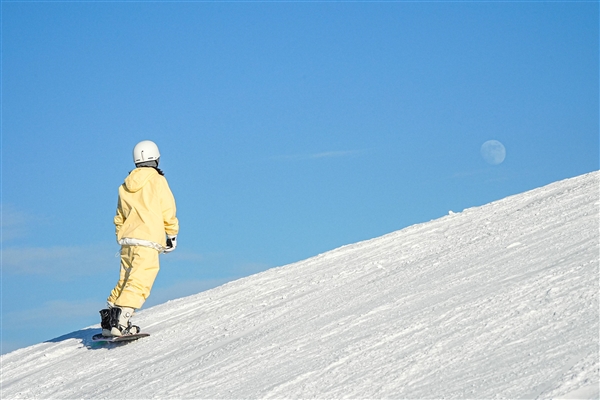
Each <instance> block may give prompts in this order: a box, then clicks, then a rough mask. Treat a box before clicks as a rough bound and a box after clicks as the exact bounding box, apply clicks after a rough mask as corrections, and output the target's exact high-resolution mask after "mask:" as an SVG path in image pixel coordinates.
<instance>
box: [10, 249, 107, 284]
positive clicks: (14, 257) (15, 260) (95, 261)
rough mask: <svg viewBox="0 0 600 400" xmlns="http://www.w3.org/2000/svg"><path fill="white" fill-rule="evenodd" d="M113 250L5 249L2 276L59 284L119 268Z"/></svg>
mask: <svg viewBox="0 0 600 400" xmlns="http://www.w3.org/2000/svg"><path fill="white" fill-rule="evenodd" d="M117 250H118V248H117V247H116V246H109V245H89V246H55V247H6V246H4V248H3V249H2V272H3V273H5V274H29V275H48V276H52V277H53V278H57V279H61V280H64V279H66V280H70V279H71V278H73V277H76V276H82V275H91V274H94V273H97V272H98V270H103V269H107V268H113V269H114V268H118V265H119V260H118V259H116V258H115V252H116V251H117Z"/></svg>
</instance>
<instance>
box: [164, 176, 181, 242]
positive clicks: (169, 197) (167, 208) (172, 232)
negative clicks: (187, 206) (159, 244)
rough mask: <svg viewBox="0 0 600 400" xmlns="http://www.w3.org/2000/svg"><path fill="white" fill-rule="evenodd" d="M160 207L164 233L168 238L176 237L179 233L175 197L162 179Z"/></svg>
mask: <svg viewBox="0 0 600 400" xmlns="http://www.w3.org/2000/svg"><path fill="white" fill-rule="evenodd" d="M163 182H164V184H163V187H162V195H161V207H162V215H163V221H164V224H165V232H166V234H167V235H169V236H176V235H177V234H178V233H179V220H178V219H177V216H176V213H177V207H176V206H175V197H173V193H172V192H171V188H169V184H168V183H167V180H166V179H163Z"/></svg>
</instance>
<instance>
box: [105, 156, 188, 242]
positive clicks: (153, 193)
mask: <svg viewBox="0 0 600 400" xmlns="http://www.w3.org/2000/svg"><path fill="white" fill-rule="evenodd" d="M175 212H176V208H175V198H174V197H173V193H171V189H170V188H169V184H168V183H167V180H166V179H165V177H164V176H162V175H160V174H159V173H158V172H157V171H156V170H155V169H154V168H147V167H144V168H136V169H134V170H133V171H131V173H130V174H129V176H128V177H127V178H125V182H124V183H123V184H122V185H121V187H119V203H118V205H117V215H115V219H114V222H115V227H116V233H117V241H118V242H119V244H139V245H142V246H148V247H154V248H156V249H157V250H159V251H161V250H162V249H163V248H164V247H165V246H166V244H167V243H166V238H165V234H167V235H169V236H175V235H177V233H178V232H179V221H178V220H177V217H176V216H175Z"/></svg>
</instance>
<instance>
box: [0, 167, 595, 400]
mask: <svg viewBox="0 0 600 400" xmlns="http://www.w3.org/2000/svg"><path fill="white" fill-rule="evenodd" d="M599 178H600V175H599V173H598V172H594V173H590V174H587V175H583V176H580V177H576V178H573V179H569V180H565V181H561V182H557V183H554V184H551V185H549V186H546V187H543V188H539V189H536V190H533V191H530V192H527V193H523V194H520V195H517V196H512V197H509V198H506V199H503V200H500V201H497V202H494V203H491V204H488V205H485V206H482V207H477V208H472V209H468V210H465V211H463V212H461V213H457V214H451V215H448V216H446V217H443V218H440V219H438V220H435V221H431V222H427V223H424V224H419V225H415V226H411V227H408V228H406V229H403V230H401V231H398V232H394V233H391V234H389V235H386V236H383V237H380V238H376V239H373V240H369V241H365V242H361V243H357V244H353V245H349V246H345V247H342V248H339V249H336V250H333V251H330V252H328V253H325V254H321V255H319V256H316V257H314V258H311V259H308V260H305V261H302V262H298V263H295V264H291V265H288V266H285V267H281V268H274V269H271V270H269V271H266V272H263V273H260V274H257V275H254V276H250V277H248V278H245V279H241V280H238V281H235V282H231V283H228V284H226V285H224V286H221V287H219V288H216V289H213V290H210V291H207V292H203V293H199V294H197V295H194V296H190V297H186V298H182V299H178V300H175V301H170V302H168V303H165V304H162V305H159V306H156V307H153V308H150V309H147V310H145V311H142V312H140V313H139V314H138V315H137V316H136V317H135V322H136V323H138V324H139V325H141V326H142V327H143V328H144V330H146V331H148V332H150V333H151V334H152V336H151V337H149V338H146V339H142V340H139V341H137V342H133V343H130V344H127V345H121V346H118V347H112V348H107V347H94V346H92V344H91V343H90V337H91V336H92V334H94V333H97V332H98V331H99V327H98V326H93V327H90V328H86V329H83V330H81V331H78V332H74V333H71V334H68V335H65V336H63V337H61V338H57V339H55V340H52V341H50V342H47V343H41V344H38V345H35V346H31V347H28V348H25V349H20V350H17V351H14V352H12V353H9V354H6V355H4V356H2V378H1V384H2V398H4V399H8V398H312V397H318V398H441V397H444V398H496V397H503V398H598V397H599V395H600V390H599V389H598V376H599V368H600V365H599V356H598V351H599V347H598V335H599V334H598V332H599V305H598V292H599V251H600V249H599V205H600V199H599V191H598V189H599Z"/></svg>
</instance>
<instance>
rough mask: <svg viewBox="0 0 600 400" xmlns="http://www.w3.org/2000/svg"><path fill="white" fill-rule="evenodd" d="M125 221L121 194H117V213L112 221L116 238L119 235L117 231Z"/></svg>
mask: <svg viewBox="0 0 600 400" xmlns="http://www.w3.org/2000/svg"><path fill="white" fill-rule="evenodd" d="M124 221H125V216H124V215H123V208H122V207H121V196H119V201H118V202H117V214H116V215H115V218H114V220H113V222H114V223H115V234H116V235H117V238H118V237H119V231H120V230H121V227H122V226H123V222H124Z"/></svg>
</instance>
